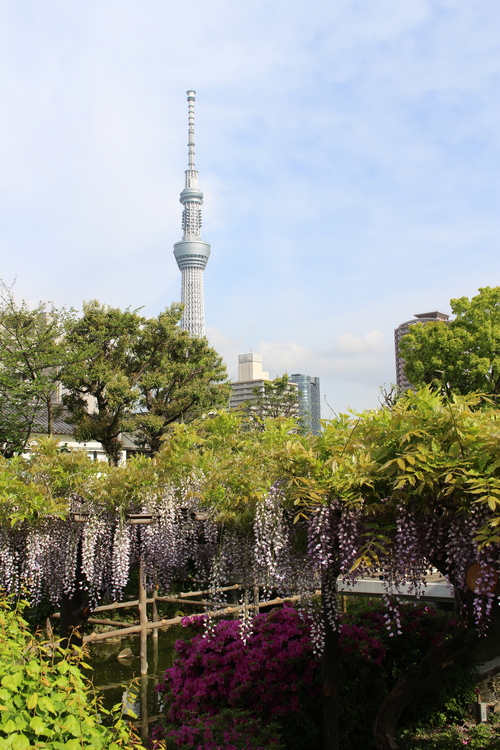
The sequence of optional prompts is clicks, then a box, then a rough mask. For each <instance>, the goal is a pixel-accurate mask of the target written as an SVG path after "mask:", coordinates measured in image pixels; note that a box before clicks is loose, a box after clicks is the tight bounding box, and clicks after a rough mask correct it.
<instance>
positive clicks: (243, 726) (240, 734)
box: [151, 708, 284, 750]
mask: <svg viewBox="0 0 500 750" xmlns="http://www.w3.org/2000/svg"><path fill="white" fill-rule="evenodd" d="M186 718H187V717H185V722H184V724H182V725H181V726H180V727H177V728H174V727H173V728H171V729H164V728H161V727H158V726H156V727H154V728H153V731H152V733H151V739H152V740H153V743H152V744H153V747H155V746H156V747H159V746H161V745H160V743H161V742H163V747H165V746H166V747H167V748H172V750H174V749H175V750H191V749H192V748H202V749H203V750H222V748H223V749H224V750H268V748H269V749H270V750H284V746H283V745H282V744H281V742H280V739H279V737H280V727H279V726H278V724H275V723H271V724H267V725H263V723H262V722H261V721H260V720H259V719H258V718H256V717H255V716H252V714H250V712H248V711H241V710H240V709H234V708H233V709H231V708H225V709H223V710H222V711H221V712H220V713H218V714H216V715H215V716H214V715H212V714H200V715H199V716H196V715H193V716H192V717H191V719H190V720H189V721H186Z"/></svg>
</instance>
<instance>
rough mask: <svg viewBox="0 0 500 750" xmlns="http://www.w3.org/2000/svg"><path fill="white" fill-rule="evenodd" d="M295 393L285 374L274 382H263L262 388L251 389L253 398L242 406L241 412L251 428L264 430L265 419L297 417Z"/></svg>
mask: <svg viewBox="0 0 500 750" xmlns="http://www.w3.org/2000/svg"><path fill="white" fill-rule="evenodd" d="M297 393H298V389H297V387H296V386H295V385H293V384H290V382H289V380H288V375H286V374H285V375H282V376H281V377H277V378H275V379H274V380H264V381H263V382H262V386H256V387H255V388H254V389H253V395H254V398H253V399H252V400H251V401H247V402H246V404H244V406H243V410H244V412H245V413H246V414H247V416H248V418H249V421H250V423H251V424H252V426H254V427H259V428H260V429H264V428H265V424H266V420H267V419H276V418H278V417H285V418H288V419H290V418H296V417H297V414H298V395H297Z"/></svg>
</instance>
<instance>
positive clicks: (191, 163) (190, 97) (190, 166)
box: [186, 91, 196, 170]
mask: <svg viewBox="0 0 500 750" xmlns="http://www.w3.org/2000/svg"><path fill="white" fill-rule="evenodd" d="M186 93H187V98H188V169H189V170H194V146H195V143H194V95H195V94H196V91H188V92H186Z"/></svg>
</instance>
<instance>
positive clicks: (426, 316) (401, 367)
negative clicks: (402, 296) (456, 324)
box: [394, 310, 450, 391]
mask: <svg viewBox="0 0 500 750" xmlns="http://www.w3.org/2000/svg"><path fill="white" fill-rule="evenodd" d="M449 317H450V316H449V315H446V313H442V312H438V311H437V310H435V311H434V312H428V313H419V314H417V315H415V317H414V318H412V320H407V321H406V323H401V325H399V326H398V327H397V328H395V329H394V353H395V355H396V385H397V386H398V388H400V389H401V390H402V391H407V390H408V388H413V386H412V384H411V383H410V382H409V381H408V378H407V377H406V375H405V361H404V359H403V358H402V357H401V356H400V354H399V346H400V344H401V339H402V338H403V336H405V335H406V334H407V333H408V332H409V330H410V327H411V326H413V325H415V323H424V324H425V323H438V322H439V321H441V322H443V323H447V322H448V320H449Z"/></svg>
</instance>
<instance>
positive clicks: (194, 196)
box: [174, 91, 210, 338]
mask: <svg viewBox="0 0 500 750" xmlns="http://www.w3.org/2000/svg"><path fill="white" fill-rule="evenodd" d="M195 94H196V91H188V92H187V100H188V136H189V137H188V168H187V170H186V173H185V174H186V182H185V186H184V190H183V191H182V193H181V195H180V198H179V200H180V202H181V203H182V205H183V206H184V210H183V212H182V232H183V234H182V240H181V241H180V242H176V243H175V245H174V255H175V259H176V261H177V265H178V266H179V269H180V271H181V273H182V291H181V302H182V303H183V304H184V312H183V314H182V319H181V328H183V329H184V330H186V331H189V333H190V334H191V335H192V336H195V337H197V338H201V337H202V336H204V335H205V305H204V300H203V271H204V270H205V266H206V265H207V262H208V258H209V256H210V245H209V244H208V242H204V240H202V239H201V206H202V204H203V193H202V192H201V190H200V188H199V187H198V172H197V171H196V169H195V168H194V145H195V144H194V95H195Z"/></svg>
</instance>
